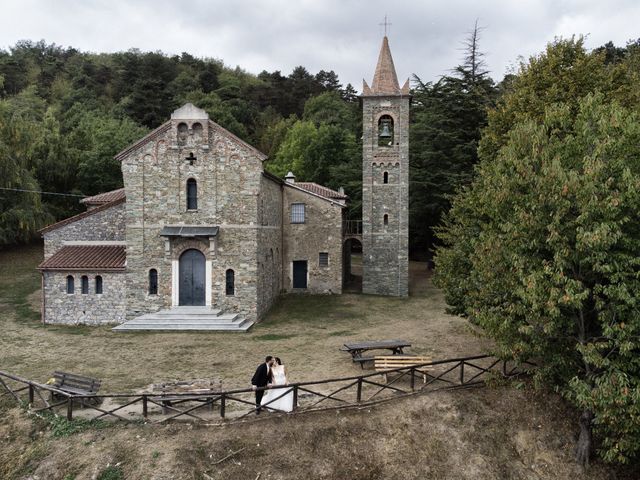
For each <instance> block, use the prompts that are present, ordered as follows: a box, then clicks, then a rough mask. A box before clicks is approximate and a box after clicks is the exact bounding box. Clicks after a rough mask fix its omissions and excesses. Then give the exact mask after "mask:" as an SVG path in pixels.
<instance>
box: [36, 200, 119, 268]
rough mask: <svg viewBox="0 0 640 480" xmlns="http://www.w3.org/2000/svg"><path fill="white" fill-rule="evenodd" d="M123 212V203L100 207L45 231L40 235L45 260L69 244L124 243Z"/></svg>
mask: <svg viewBox="0 0 640 480" xmlns="http://www.w3.org/2000/svg"><path fill="white" fill-rule="evenodd" d="M124 211H125V208H124V203H118V204H116V205H113V206H106V207H101V208H100V211H99V212H97V213H92V214H91V215H87V216H85V217H82V218H79V219H78V220H76V221H73V222H69V223H67V224H65V225H62V226H60V227H58V228H55V229H52V230H48V231H47V229H45V231H44V232H43V235H42V236H43V238H44V258H45V260H46V259H47V258H49V257H51V255H53V254H54V253H55V252H57V251H58V250H60V248H61V247H62V246H63V245H64V244H65V243H69V242H89V241H93V242H101V241H106V242H114V241H122V242H124V240H125V226H124V224H125V222H124ZM81 215H82V214H81ZM78 217H80V215H78Z"/></svg>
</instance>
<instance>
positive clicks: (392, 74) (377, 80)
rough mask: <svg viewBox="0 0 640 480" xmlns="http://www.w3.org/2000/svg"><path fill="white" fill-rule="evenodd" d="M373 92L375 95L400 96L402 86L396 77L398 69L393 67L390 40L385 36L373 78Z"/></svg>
mask: <svg viewBox="0 0 640 480" xmlns="http://www.w3.org/2000/svg"><path fill="white" fill-rule="evenodd" d="M371 91H372V92H373V94H374V95H399V94H400V85H399V84H398V76H397V75H396V67H395V66H394V65H393V58H392V57H391V50H390V49H389V39H388V38H387V36H386V35H385V36H384V38H383V39H382V47H381V48H380V55H378V65H377V66H376V73H375V74H374V76H373V83H372V84H371Z"/></svg>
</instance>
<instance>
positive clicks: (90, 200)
mask: <svg viewBox="0 0 640 480" xmlns="http://www.w3.org/2000/svg"><path fill="white" fill-rule="evenodd" d="M123 198H125V193H124V188H118V189H117V190H111V191H110V192H104V193H99V194H98V195H94V196H92V197H85V198H83V199H82V200H80V203H84V204H85V205H104V204H105V203H110V202H114V201H116V200H122V199H123Z"/></svg>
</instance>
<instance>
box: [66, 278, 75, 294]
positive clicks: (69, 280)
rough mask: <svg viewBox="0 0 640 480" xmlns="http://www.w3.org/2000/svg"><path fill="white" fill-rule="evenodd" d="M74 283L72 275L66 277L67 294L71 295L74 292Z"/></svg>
mask: <svg viewBox="0 0 640 480" xmlns="http://www.w3.org/2000/svg"><path fill="white" fill-rule="evenodd" d="M74 283H75V282H74V281H73V275H68V276H67V293H73V291H74V288H75V287H74Z"/></svg>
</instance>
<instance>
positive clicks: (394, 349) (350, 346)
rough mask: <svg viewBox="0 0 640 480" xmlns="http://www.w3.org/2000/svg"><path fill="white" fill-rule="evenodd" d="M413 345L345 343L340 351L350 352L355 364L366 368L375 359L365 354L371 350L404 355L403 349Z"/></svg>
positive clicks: (400, 342) (399, 341) (389, 341)
mask: <svg viewBox="0 0 640 480" xmlns="http://www.w3.org/2000/svg"><path fill="white" fill-rule="evenodd" d="M410 346H411V344H410V343H409V342H408V341H406V340H373V341H365V342H357V343H345V344H344V346H343V347H342V348H341V349H340V350H342V351H343V352H349V353H350V354H351V358H352V359H353V361H354V362H359V363H360V366H361V367H362V368H364V363H365V362H373V360H374V359H375V357H370V356H365V355H363V353H364V352H368V351H370V350H391V354H392V355H403V354H404V351H403V348H405V347H410Z"/></svg>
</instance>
